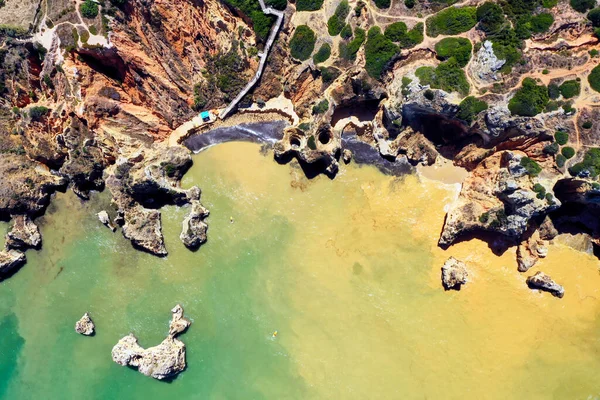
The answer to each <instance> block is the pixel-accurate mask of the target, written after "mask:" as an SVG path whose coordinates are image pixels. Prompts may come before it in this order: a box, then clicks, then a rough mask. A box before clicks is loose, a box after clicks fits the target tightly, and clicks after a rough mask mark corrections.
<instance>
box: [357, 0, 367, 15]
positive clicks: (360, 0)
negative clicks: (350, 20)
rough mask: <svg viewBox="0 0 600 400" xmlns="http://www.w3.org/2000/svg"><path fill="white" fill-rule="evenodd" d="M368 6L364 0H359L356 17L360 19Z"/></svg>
mask: <svg viewBox="0 0 600 400" xmlns="http://www.w3.org/2000/svg"><path fill="white" fill-rule="evenodd" d="M366 6H367V5H366V4H365V2H364V1H362V0H358V3H356V7H354V15H355V16H356V17H360V15H361V14H362V10H363V9H364V8H365V7H366Z"/></svg>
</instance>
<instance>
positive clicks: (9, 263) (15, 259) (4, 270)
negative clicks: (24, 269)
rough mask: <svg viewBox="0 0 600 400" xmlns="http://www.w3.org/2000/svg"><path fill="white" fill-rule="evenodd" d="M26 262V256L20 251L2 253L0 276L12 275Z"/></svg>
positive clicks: (0, 254) (0, 255)
mask: <svg viewBox="0 0 600 400" xmlns="http://www.w3.org/2000/svg"><path fill="white" fill-rule="evenodd" d="M26 261H27V259H26V258H25V254H24V253H22V252H20V251H18V250H6V251H0V276H2V275H7V274H10V273H11V272H13V271H15V270H16V269H17V268H20V267H21V266H23V264H25V262H26Z"/></svg>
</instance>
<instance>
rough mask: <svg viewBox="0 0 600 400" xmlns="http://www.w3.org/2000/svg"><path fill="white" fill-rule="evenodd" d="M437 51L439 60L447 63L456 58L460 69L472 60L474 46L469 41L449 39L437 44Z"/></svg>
mask: <svg viewBox="0 0 600 400" xmlns="http://www.w3.org/2000/svg"><path fill="white" fill-rule="evenodd" d="M435 51H436V53H437V56H438V58H439V59H441V60H443V61H445V60H447V59H449V58H450V57H454V58H456V61H457V62H458V65H459V66H460V67H465V66H466V65H467V63H468V62H469V60H470V59H471V52H472V51H473V46H472V45H471V41H470V40H469V39H465V38H454V37H449V38H445V39H442V40H440V41H439V42H437V43H436V45H435Z"/></svg>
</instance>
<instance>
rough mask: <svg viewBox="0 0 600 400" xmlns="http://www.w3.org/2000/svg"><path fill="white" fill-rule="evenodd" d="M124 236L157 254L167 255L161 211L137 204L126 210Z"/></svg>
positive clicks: (143, 248)
mask: <svg viewBox="0 0 600 400" xmlns="http://www.w3.org/2000/svg"><path fill="white" fill-rule="evenodd" d="M123 236H125V237H126V238H127V239H129V240H131V243H133V245H134V246H136V247H138V248H140V249H142V250H145V251H147V252H149V253H152V254H154V255H157V256H166V255H167V249H166V247H165V239H164V237H163V234H162V224H161V220H160V212H159V211H157V210H148V209H147V208H144V207H142V206H135V207H132V208H130V209H128V210H127V211H126V212H125V225H123Z"/></svg>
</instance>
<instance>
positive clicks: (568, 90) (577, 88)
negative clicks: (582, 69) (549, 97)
mask: <svg viewBox="0 0 600 400" xmlns="http://www.w3.org/2000/svg"><path fill="white" fill-rule="evenodd" d="M559 90H560V94H562V95H563V97H564V98H565V99H570V98H572V97H575V96H579V93H580V92H581V84H580V83H579V82H578V81H576V80H575V79H573V80H570V81H565V82H563V84H562V85H560V86H559Z"/></svg>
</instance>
